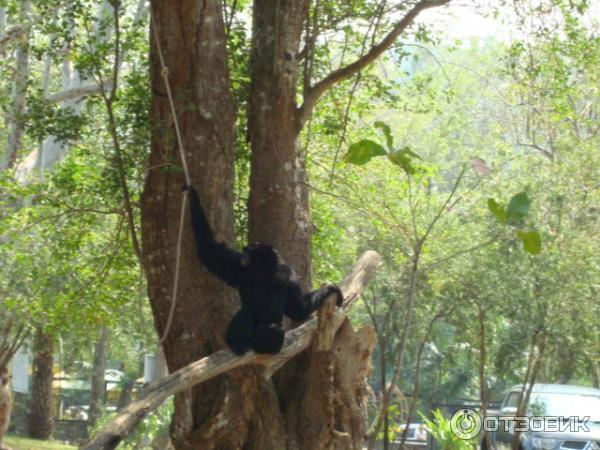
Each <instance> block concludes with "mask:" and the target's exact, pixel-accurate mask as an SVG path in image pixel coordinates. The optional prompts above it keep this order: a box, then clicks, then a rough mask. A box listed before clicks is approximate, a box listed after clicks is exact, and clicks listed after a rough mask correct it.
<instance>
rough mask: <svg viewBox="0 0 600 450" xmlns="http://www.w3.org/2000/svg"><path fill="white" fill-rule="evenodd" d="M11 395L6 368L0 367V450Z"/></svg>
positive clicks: (8, 418)
mask: <svg viewBox="0 0 600 450" xmlns="http://www.w3.org/2000/svg"><path fill="white" fill-rule="evenodd" d="M11 409H12V393H11V387H10V376H9V373H8V367H7V366H2V367H0V450H4V449H5V448H6V447H4V435H5V433H6V430H8V426H9V425H10V413H11Z"/></svg>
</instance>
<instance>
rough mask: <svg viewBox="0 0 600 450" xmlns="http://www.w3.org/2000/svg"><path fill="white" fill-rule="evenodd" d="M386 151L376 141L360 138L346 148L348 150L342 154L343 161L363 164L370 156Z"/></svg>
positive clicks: (382, 153) (383, 153)
mask: <svg viewBox="0 0 600 450" xmlns="http://www.w3.org/2000/svg"><path fill="white" fill-rule="evenodd" d="M386 153H387V152H386V151H385V149H384V148H383V147H382V146H381V145H379V144H378V143H377V142H374V141H371V140H370V139H362V140H360V141H358V142H355V143H354V144H352V145H351V146H350V147H349V148H348V152H347V153H346V154H345V155H344V161H345V162H347V163H350V164H357V165H363V164H366V163H368V162H369V161H370V160H371V158H374V157H375V156H381V155H385V154H386Z"/></svg>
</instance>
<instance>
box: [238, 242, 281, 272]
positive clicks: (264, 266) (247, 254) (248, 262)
mask: <svg viewBox="0 0 600 450" xmlns="http://www.w3.org/2000/svg"><path fill="white" fill-rule="evenodd" d="M279 262H280V259H279V253H277V250H275V248H273V247H272V246H270V245H267V244H259V243H255V244H250V245H247V246H246V247H244V257H243V258H242V264H243V265H244V266H245V267H247V268H248V269H249V270H250V272H251V273H252V274H253V275H255V276H256V277H258V278H271V277H273V275H274V274H275V272H276V271H277V266H278V265H279Z"/></svg>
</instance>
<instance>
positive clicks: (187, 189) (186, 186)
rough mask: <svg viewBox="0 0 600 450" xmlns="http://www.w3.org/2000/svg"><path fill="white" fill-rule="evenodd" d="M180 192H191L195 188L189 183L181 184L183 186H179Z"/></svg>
mask: <svg viewBox="0 0 600 450" xmlns="http://www.w3.org/2000/svg"><path fill="white" fill-rule="evenodd" d="M181 192H187V193H192V192H196V189H195V188H194V186H190V185H189V184H185V183H184V184H183V186H181Z"/></svg>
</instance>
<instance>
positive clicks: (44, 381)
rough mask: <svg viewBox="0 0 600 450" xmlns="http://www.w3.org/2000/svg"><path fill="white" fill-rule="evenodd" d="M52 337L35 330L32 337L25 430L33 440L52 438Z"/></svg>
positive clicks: (39, 329) (40, 330)
mask: <svg viewBox="0 0 600 450" xmlns="http://www.w3.org/2000/svg"><path fill="white" fill-rule="evenodd" d="M53 349H54V345H53V339H52V336H49V335H47V334H46V333H44V330H42V329H41V328H40V327H38V328H36V330H35V335H34V337H33V374H32V377H31V402H30V406H29V417H28V418H27V430H28V433H29V436H30V437H32V438H34V439H50V436H52V427H53V418H52V366H53V363H54V358H53V355H52V352H53Z"/></svg>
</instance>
